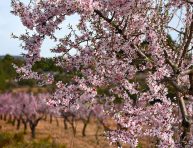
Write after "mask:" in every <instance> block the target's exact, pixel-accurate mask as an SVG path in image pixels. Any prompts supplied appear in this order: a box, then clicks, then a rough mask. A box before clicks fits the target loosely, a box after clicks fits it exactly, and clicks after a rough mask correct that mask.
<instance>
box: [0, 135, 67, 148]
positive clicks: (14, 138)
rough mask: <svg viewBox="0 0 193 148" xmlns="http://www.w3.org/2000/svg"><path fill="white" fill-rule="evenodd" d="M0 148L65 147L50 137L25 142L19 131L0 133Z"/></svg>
mask: <svg viewBox="0 0 193 148" xmlns="http://www.w3.org/2000/svg"><path fill="white" fill-rule="evenodd" d="M0 148H66V146H65V145H61V144H57V143H55V142H54V141H53V140H52V139H51V138H50V137H48V138H44V139H40V140H38V141H35V140H34V141H30V142H26V141H25V140H24V133H23V132H20V133H15V134H10V133H0Z"/></svg>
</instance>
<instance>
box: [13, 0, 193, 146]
mask: <svg viewBox="0 0 193 148" xmlns="http://www.w3.org/2000/svg"><path fill="white" fill-rule="evenodd" d="M12 7H13V11H12V13H13V14H14V15H17V16H19V17H20V18H21V21H22V23H23V25H24V26H25V27H27V29H28V30H30V33H26V34H23V35H21V36H19V37H18V38H19V39H20V40H22V41H23V43H24V44H23V48H24V49H25V50H26V51H27V53H26V54H25V59H26V64H25V65H23V67H17V66H15V67H16V68H17V72H18V73H20V74H22V76H21V77H22V78H35V79H37V80H40V81H43V82H46V83H52V82H53V81H54V80H53V76H52V75H51V74H42V73H37V72H33V71H32V65H33V64H34V63H35V62H36V61H38V60H40V59H41V57H40V50H41V46H42V43H43V41H44V39H45V38H46V37H50V38H51V39H54V40H56V41H58V42H59V43H58V46H57V47H56V48H54V49H51V51H52V52H57V53H62V54H63V56H61V57H58V58H56V61H57V63H56V64H57V65H58V66H61V67H62V68H63V69H64V71H69V72H70V71H76V75H75V76H74V77H73V78H72V80H71V81H70V82H68V83H62V82H58V83H57V87H58V90H57V93H56V94H55V97H54V99H52V100H50V101H49V103H51V104H55V105H56V106H65V107H66V108H68V107H69V106H70V107H72V106H73V107H74V109H78V108H79V104H80V103H81V104H85V105H86V106H89V107H92V106H93V104H97V103H98V104H102V105H103V108H104V113H105V114H108V116H111V118H112V119H113V120H114V121H115V122H117V124H119V125H120V129H118V130H115V131H109V132H107V135H108V138H109V139H110V140H111V141H112V142H115V143H117V142H125V143H128V144H130V145H132V146H137V144H138V140H137V139H138V138H139V137H141V136H146V135H149V136H152V137H157V138H158V139H159V143H158V145H159V147H181V146H184V147H185V146H187V147H191V146H192V145H193V143H192V142H193V136H192V130H191V127H192V115H193V113H192V101H193V66H192V64H193V63H192V54H191V51H192V45H193V40H192V39H193V1H192V0H167V1H164V0H157V1H155V0H130V1H128V0H34V1H30V3H29V4H28V5H25V4H24V3H22V2H20V1H19V0H12ZM180 12H181V14H180ZM74 14H78V16H79V17H80V19H79V23H78V25H77V27H76V28H73V27H71V26H70V27H69V29H70V33H69V34H67V35H64V38H61V39H58V38H56V37H55V34H54V33H55V31H56V30H57V29H60V28H59V24H61V23H62V22H63V21H65V18H66V17H67V16H72V17H73V16H74ZM178 15H181V16H180V17H179V18H180V19H179V21H178V22H179V24H180V28H179V27H178V26H179V25H175V24H174V23H172V21H174V20H175V19H176V18H178ZM172 32H175V34H177V38H176V39H175V40H174V39H171V37H170V34H171V33H172ZM71 49H76V51H77V53H76V54H74V55H70V54H69V51H70V50H71ZM178 110H180V114H179V113H178ZM176 127H177V128H176ZM178 127H180V128H178ZM175 129H177V131H176V130H175ZM175 133H178V137H177V138H174V134H175Z"/></svg>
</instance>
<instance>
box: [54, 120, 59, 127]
mask: <svg viewBox="0 0 193 148" xmlns="http://www.w3.org/2000/svg"><path fill="white" fill-rule="evenodd" d="M55 119H56V125H57V126H59V121H58V119H57V118H55Z"/></svg>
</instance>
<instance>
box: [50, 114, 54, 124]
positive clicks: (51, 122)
mask: <svg viewBox="0 0 193 148" xmlns="http://www.w3.org/2000/svg"><path fill="white" fill-rule="evenodd" d="M52 120H53V119H52V115H50V123H52Z"/></svg>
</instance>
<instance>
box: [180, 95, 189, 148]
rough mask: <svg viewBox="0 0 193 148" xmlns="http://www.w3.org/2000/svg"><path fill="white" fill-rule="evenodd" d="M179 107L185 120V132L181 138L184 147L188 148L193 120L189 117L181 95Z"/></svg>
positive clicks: (183, 123) (183, 124)
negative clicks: (192, 121)
mask: <svg viewBox="0 0 193 148" xmlns="http://www.w3.org/2000/svg"><path fill="white" fill-rule="evenodd" d="M179 107H180V111H181V114H182V118H183V119H182V127H183V132H182V134H181V136H180V142H181V145H182V146H183V147H188V146H189V142H190V139H191V136H192V133H191V132H192V131H191V121H190V120H191V119H190V118H189V116H188V112H187V109H186V105H185V101H184V98H183V97H182V96H180V95H179Z"/></svg>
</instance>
